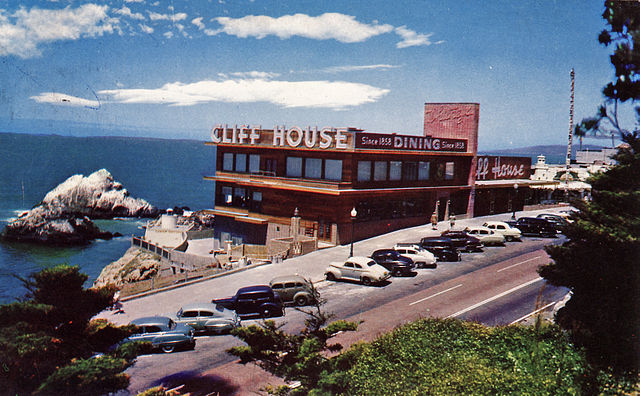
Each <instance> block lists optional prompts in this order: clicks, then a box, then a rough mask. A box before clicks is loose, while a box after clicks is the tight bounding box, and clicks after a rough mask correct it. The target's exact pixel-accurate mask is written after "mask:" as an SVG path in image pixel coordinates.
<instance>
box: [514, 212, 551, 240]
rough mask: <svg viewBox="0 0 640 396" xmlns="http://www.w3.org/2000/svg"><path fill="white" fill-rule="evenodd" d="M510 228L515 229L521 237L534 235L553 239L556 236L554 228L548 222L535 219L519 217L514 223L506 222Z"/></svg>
mask: <svg viewBox="0 0 640 396" xmlns="http://www.w3.org/2000/svg"><path fill="white" fill-rule="evenodd" d="M507 224H509V225H510V226H512V227H516V228H517V229H519V230H520V231H521V232H522V235H534V236H542V237H549V238H553V237H555V236H556V234H557V230H556V227H555V226H554V225H553V224H552V223H551V222H550V221H548V220H545V219H542V218H537V217H521V218H519V219H518V220H516V221H507Z"/></svg>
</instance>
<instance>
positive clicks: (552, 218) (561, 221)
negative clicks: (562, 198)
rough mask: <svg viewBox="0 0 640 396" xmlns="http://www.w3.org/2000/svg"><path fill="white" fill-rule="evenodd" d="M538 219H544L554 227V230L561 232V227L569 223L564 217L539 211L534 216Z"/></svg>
mask: <svg viewBox="0 0 640 396" xmlns="http://www.w3.org/2000/svg"><path fill="white" fill-rule="evenodd" d="M536 217H537V218H539V219H545V220H547V221H548V222H550V223H551V224H553V226H554V227H555V228H556V231H558V232H562V229H563V228H564V227H566V226H568V225H569V220H567V219H566V218H564V217H562V216H560V215H558V214H552V213H540V214H539V215H537V216H536Z"/></svg>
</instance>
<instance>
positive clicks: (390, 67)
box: [322, 65, 400, 73]
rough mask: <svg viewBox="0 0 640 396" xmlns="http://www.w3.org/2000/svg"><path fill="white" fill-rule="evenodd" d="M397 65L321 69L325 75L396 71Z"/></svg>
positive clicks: (347, 66) (346, 66)
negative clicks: (367, 71)
mask: <svg viewBox="0 0 640 396" xmlns="http://www.w3.org/2000/svg"><path fill="white" fill-rule="evenodd" d="M398 67H400V66H398V65H345V66H332V67H327V68H325V69H322V71H323V72H326V73H342V72H351V71H361V70H389V69H397V68H398Z"/></svg>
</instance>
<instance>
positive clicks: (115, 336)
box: [0, 265, 142, 395]
mask: <svg viewBox="0 0 640 396" xmlns="http://www.w3.org/2000/svg"><path fill="white" fill-rule="evenodd" d="M86 279H87V276H86V275H85V274H82V273H80V271H79V269H78V268H77V267H71V266H67V265H61V266H57V267H54V268H50V269H45V270H42V271H40V272H38V273H35V274H32V275H30V276H29V278H27V279H23V283H24V284H25V286H26V287H27V289H28V290H29V294H28V295H27V299H25V300H24V301H18V302H13V303H10V304H5V305H0V364H1V365H2V370H0V383H2V384H3V386H4V387H3V392H6V393H8V394H30V393H33V392H38V393H40V394H93V395H95V394H101V393H107V392H111V391H115V390H118V389H122V388H126V386H127V385H128V377H127V376H126V375H125V374H123V373H122V372H123V371H124V370H125V369H126V368H127V367H129V366H130V365H131V364H133V362H134V361H135V358H136V356H137V354H138V353H139V348H141V347H142V346H138V345H133V346H122V347H120V348H118V349H116V350H115V351H111V352H110V353H107V352H108V351H109V349H110V347H111V346H112V345H115V344H117V343H118V342H119V341H120V340H122V339H123V338H125V337H127V336H129V335H130V334H131V333H132V330H133V328H132V327H131V326H122V327H117V326H114V325H112V324H111V323H108V322H107V321H105V320H96V321H90V320H91V318H92V317H93V316H95V315H96V314H97V313H99V312H100V311H102V310H103V309H105V308H107V307H109V306H110V305H111V304H112V303H113V294H114V290H113V289H110V288H102V289H85V288H83V284H84V282H85V281H86ZM94 354H98V355H99V356H101V357H100V358H92V355H94Z"/></svg>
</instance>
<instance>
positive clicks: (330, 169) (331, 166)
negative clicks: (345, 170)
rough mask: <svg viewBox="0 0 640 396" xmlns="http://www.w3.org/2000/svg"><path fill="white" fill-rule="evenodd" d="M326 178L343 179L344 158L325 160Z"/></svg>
mask: <svg viewBox="0 0 640 396" xmlns="http://www.w3.org/2000/svg"><path fill="white" fill-rule="evenodd" d="M324 178H325V179H327V180H338V181H340V180H342V160H333V159H328V160H324Z"/></svg>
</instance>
